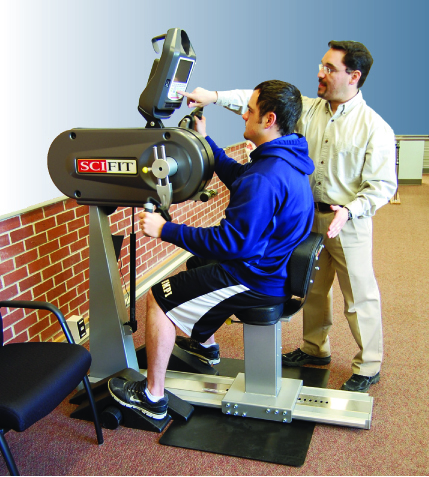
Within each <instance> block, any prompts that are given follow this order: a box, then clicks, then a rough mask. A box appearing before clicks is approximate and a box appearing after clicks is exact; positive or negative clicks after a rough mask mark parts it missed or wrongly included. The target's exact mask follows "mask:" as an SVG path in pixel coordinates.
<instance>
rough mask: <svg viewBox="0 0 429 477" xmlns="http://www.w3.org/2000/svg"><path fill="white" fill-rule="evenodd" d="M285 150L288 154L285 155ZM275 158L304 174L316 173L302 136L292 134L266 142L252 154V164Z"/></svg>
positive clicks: (305, 141)
mask: <svg viewBox="0 0 429 477" xmlns="http://www.w3.org/2000/svg"><path fill="white" fill-rule="evenodd" d="M285 150H287V151H288V154H285V153H284V151H285ZM273 156H275V157H280V158H281V159H283V160H284V161H286V162H288V163H289V164H290V165H291V166H292V167H293V168H295V169H297V170H298V171H300V172H301V173H302V174H307V175H310V174H312V173H313V171H314V164H313V161H312V160H311V159H310V158H309V157H308V144H307V140H306V139H305V137H304V136H302V135H301V134H290V135H288V136H282V137H279V138H277V139H274V140H272V141H270V142H265V143H264V144H261V145H260V146H258V147H257V148H256V149H255V150H254V151H252V152H251V153H250V158H251V159H252V162H256V161H259V160H261V159H263V158H264V157H273Z"/></svg>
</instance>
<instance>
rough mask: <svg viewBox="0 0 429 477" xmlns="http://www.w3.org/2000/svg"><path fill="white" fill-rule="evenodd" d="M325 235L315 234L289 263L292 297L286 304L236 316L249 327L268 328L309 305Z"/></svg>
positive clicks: (238, 313) (251, 310) (241, 311)
mask: <svg viewBox="0 0 429 477" xmlns="http://www.w3.org/2000/svg"><path fill="white" fill-rule="evenodd" d="M322 242H323V235H320V234H316V233H314V232H311V233H310V235H309V236H308V237H307V238H306V239H305V240H303V241H302V242H301V243H300V244H299V245H298V246H297V247H296V248H295V249H294V251H293V252H292V255H291V257H290V259H289V262H288V265H287V267H288V278H287V280H288V288H289V290H290V292H291V294H292V298H290V299H289V300H288V301H286V302H285V303H279V304H277V305H270V306H263V307H259V308H249V309H247V310H240V311H238V312H236V313H235V316H236V317H237V318H238V319H239V320H240V321H242V322H243V323H247V324H249V325H258V326H268V325H273V324H275V323H277V322H278V321H279V319H282V320H283V321H289V319H290V318H291V317H292V316H293V315H294V314H295V313H297V312H298V311H299V310H300V309H301V308H302V306H303V305H304V303H305V300H306V298H307V294H308V291H309V290H310V286H311V280H312V277H313V273H314V271H315V269H316V267H315V261H316V260H317V259H318V257H319V254H320V252H321V250H322V248H323V245H322Z"/></svg>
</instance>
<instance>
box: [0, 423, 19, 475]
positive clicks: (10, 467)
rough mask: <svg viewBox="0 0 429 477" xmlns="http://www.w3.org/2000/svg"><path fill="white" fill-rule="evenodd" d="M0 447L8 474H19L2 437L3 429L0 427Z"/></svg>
mask: <svg viewBox="0 0 429 477" xmlns="http://www.w3.org/2000/svg"><path fill="white" fill-rule="evenodd" d="M0 449H1V453H2V454H3V457H4V460H5V462H6V466H7V469H8V471H9V473H10V475H19V472H18V467H17V466H16V464H15V460H14V458H13V455H12V452H11V451H10V449H9V446H8V445H7V442H6V438H5V437H4V429H0Z"/></svg>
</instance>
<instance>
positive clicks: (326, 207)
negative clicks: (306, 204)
mask: <svg viewBox="0 0 429 477" xmlns="http://www.w3.org/2000/svg"><path fill="white" fill-rule="evenodd" d="M314 208H315V209H316V210H317V211H318V212H332V210H331V204H324V203H323V202H315V203H314Z"/></svg>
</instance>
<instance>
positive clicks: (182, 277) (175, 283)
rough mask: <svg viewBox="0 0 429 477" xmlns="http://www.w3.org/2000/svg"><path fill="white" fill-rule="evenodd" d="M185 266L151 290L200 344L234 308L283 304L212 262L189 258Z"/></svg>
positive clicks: (177, 322) (159, 303)
mask: <svg viewBox="0 0 429 477" xmlns="http://www.w3.org/2000/svg"><path fill="white" fill-rule="evenodd" d="M187 267H188V270H187V271H185V272H180V273H178V274H177V275H174V276H172V277H170V278H166V279H165V280H163V281H161V282H160V283H157V284H156V285H154V286H153V287H152V293H153V296H154V298H155V300H156V302H157V303H158V305H159V306H160V308H161V309H162V310H163V312H164V313H165V314H166V315H167V316H168V318H169V319H170V320H171V321H172V322H173V323H174V324H175V325H176V326H177V327H178V328H179V329H181V330H182V331H183V332H184V333H186V334H187V335H188V336H190V337H191V338H194V339H196V340H197V341H199V342H200V343H203V342H204V341H206V340H207V339H208V338H209V337H210V336H211V335H212V334H213V333H214V332H215V331H216V330H218V329H219V328H220V327H221V326H222V324H223V323H224V322H225V320H226V319H227V318H229V317H230V316H231V315H234V314H235V313H236V312H237V311H238V310H244V309H248V308H256V307H259V306H268V305H274V304H278V303H283V302H284V301H285V300H286V299H287V297H284V296H269V295H264V294H262V293H259V292H257V291H253V290H250V289H249V288H248V287H246V286H245V285H242V284H241V283H239V282H238V281H237V280H236V279H235V278H234V277H233V276H232V275H230V274H229V273H228V272H227V271H225V270H224V269H223V267H222V266H221V265H220V264H219V263H217V262H215V261H207V260H204V259H199V258H196V257H193V258H191V259H189V260H188V263H187Z"/></svg>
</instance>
